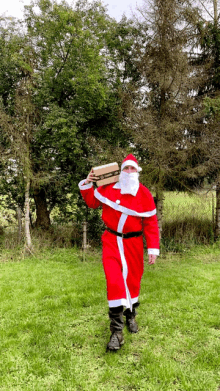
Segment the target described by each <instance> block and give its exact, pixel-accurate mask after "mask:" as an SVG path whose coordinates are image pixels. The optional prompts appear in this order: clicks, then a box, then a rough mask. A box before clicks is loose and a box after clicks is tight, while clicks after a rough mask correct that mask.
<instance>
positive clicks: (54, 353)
mask: <svg viewBox="0 0 220 391" xmlns="http://www.w3.org/2000/svg"><path fill="white" fill-rule="evenodd" d="M9 255H10V253H7V256H6V254H2V255H1V257H0V294H1V305H0V308H1V312H0V326H1V327H0V341H1V344H0V346H1V350H0V366H1V371H0V390H2V391H6V390H8V391H9V390H10V391H11V390H14V391H18V390H19V391H20V390H21V391H27V390H28V391H29V390H36V391H41V390H44V391H50V390H51V391H61V390H62V391H72V390H77V391H78V390H79V391H80V390H85V391H87V390H88V391H90V390H94V391H96V390H97V391H99V390H100V391H101V390H103V391H110V390H111V391H112V390H121V391H122V390H126V391H128V390H143V391H144V390H145V391H146V390H147V391H157V390H158V391H171V390H172V391H174V390H175V391H177V390H181V391H196V390H197V391H218V390H219V389H220V314H219V312H220V311H219V308H220V291H219V285H220V284H219V281H220V249H219V246H217V244H216V245H213V246H209V247H208V246H200V247H195V248H193V249H191V250H188V251H186V252H185V253H184V254H183V253H181V254H172V255H171V254H166V255H164V256H163V257H160V258H158V262H157V264H156V265H154V266H151V267H149V266H148V264H147V263H146V265H145V273H144V277H143V280H142V288H141V296H140V302H141V306H140V307H139V311H138V316H137V321H138V324H139V329H140V331H139V333H138V334H135V335H132V334H129V333H128V331H127V330H126V329H125V330H124V334H125V344H124V346H123V347H122V349H121V350H120V351H118V352H117V353H113V352H106V344H107V342H108V341H109V336H110V331H109V320H108V308H107V300H106V293H105V290H106V288H105V277H104V273H103V270H102V264H101V254H100V253H99V252H98V251H97V252H92V251H90V253H89V254H88V255H87V258H86V261H85V262H82V261H81V259H82V257H81V254H80V252H79V251H78V250H76V249H56V250H52V251H49V250H48V251H44V252H43V253H42V254H41V255H38V256H35V257H30V258H25V259H22V258H18V257H17V256H14V255H13V254H12V255H11V256H9Z"/></svg>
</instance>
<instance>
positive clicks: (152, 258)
mask: <svg viewBox="0 0 220 391" xmlns="http://www.w3.org/2000/svg"><path fill="white" fill-rule="evenodd" d="M156 259H157V256H156V255H154V254H149V261H148V263H149V265H153V264H154V263H155V262H156Z"/></svg>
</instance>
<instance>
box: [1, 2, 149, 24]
mask: <svg viewBox="0 0 220 391" xmlns="http://www.w3.org/2000/svg"><path fill="white" fill-rule="evenodd" d="M67 1H68V3H70V4H71V3H74V1H72V0H67ZM102 2H103V4H104V5H107V9H108V14H109V15H110V16H111V17H112V18H115V19H116V20H117V21H120V19H121V17H122V15H123V13H125V15H126V16H127V17H129V16H131V15H132V11H133V12H135V10H136V8H137V6H139V7H141V5H142V3H143V0H102ZM28 4H30V0H6V1H4V0H0V15H2V14H4V15H5V16H14V17H17V18H22V16H23V9H24V5H28Z"/></svg>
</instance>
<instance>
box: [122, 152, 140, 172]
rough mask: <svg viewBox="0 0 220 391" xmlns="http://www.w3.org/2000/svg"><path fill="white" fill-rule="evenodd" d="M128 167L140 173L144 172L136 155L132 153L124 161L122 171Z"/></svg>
mask: <svg viewBox="0 0 220 391" xmlns="http://www.w3.org/2000/svg"><path fill="white" fill-rule="evenodd" d="M126 166H132V167H134V168H136V169H137V171H138V172H140V171H142V168H141V167H139V165H138V161H137V159H136V157H135V156H134V155H132V154H131V153H130V154H129V155H128V156H127V157H126V158H125V159H124V160H123V162H122V165H121V171H122V170H123V169H124V168H125V167H126Z"/></svg>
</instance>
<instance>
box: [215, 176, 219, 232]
mask: <svg viewBox="0 0 220 391" xmlns="http://www.w3.org/2000/svg"><path fill="white" fill-rule="evenodd" d="M219 236H220V174H219V176H218V180H217V184H216V215H215V238H216V239H218V238H219Z"/></svg>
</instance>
